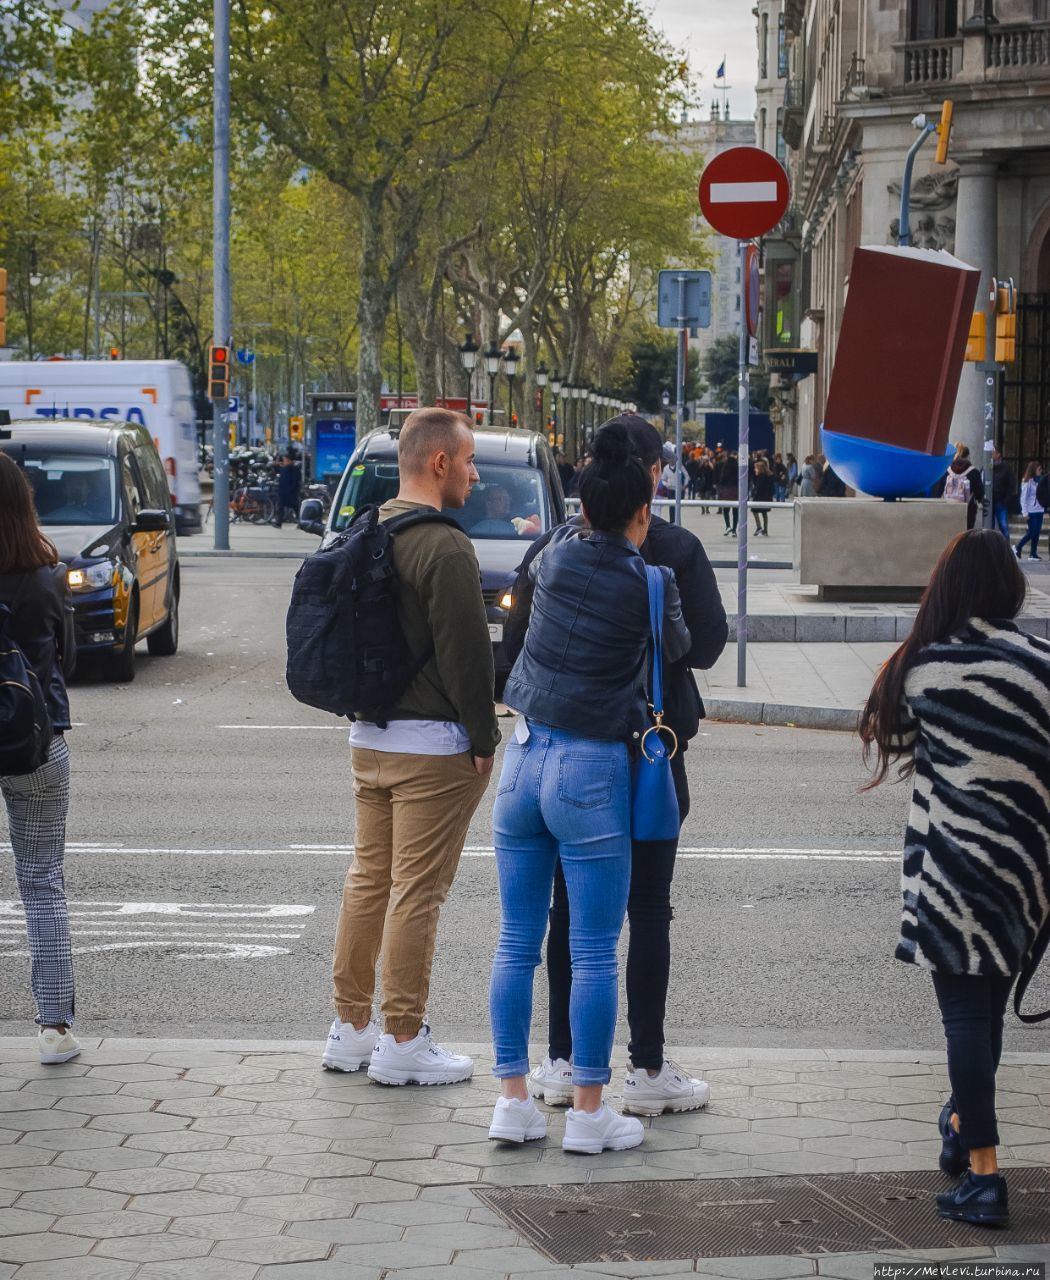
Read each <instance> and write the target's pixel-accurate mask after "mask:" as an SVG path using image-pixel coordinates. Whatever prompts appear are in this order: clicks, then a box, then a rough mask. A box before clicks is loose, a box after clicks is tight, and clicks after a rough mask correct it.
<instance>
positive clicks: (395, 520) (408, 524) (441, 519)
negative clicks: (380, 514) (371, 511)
mask: <svg viewBox="0 0 1050 1280" xmlns="http://www.w3.org/2000/svg"><path fill="white" fill-rule="evenodd" d="M417 524H447V525H448V526H449V528H450V529H458V530H459V532H460V533H463V526H462V525H461V524H460V523H459V522H458V521H456V520H453V519H452V517H451V516H447V515H445V514H444V513H443V512H441V511H405V512H403V513H402V514H401V515H399V516H391V517H390V519H389V520H384V521H383V527H384V528H385V529H386V530H387V531H388V532H389V533H401V532H402V531H403V530H405V529H411V528H412V526H413V525H417Z"/></svg>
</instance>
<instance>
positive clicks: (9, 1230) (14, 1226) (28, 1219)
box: [0, 1206, 55, 1236]
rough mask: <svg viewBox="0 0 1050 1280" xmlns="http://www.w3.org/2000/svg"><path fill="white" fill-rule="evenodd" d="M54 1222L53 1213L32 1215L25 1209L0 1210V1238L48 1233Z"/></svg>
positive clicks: (32, 1213)
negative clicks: (40, 1232) (41, 1232)
mask: <svg viewBox="0 0 1050 1280" xmlns="http://www.w3.org/2000/svg"><path fill="white" fill-rule="evenodd" d="M54 1220H55V1215H54V1214H53V1213H34V1212H32V1211H31V1210H30V1209H29V1207H28V1206H27V1207H26V1208H25V1209H0V1236H23V1235H30V1234H33V1233H35V1232H37V1231H48V1230H49V1229H50V1227H51V1224H52V1223H53V1222H54Z"/></svg>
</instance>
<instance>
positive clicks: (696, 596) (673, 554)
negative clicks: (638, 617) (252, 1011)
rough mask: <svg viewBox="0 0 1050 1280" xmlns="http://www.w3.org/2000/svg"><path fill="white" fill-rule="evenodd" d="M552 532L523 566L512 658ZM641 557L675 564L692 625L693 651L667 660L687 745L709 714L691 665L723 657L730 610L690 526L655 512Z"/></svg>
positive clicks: (672, 705) (511, 626) (668, 701)
mask: <svg viewBox="0 0 1050 1280" xmlns="http://www.w3.org/2000/svg"><path fill="white" fill-rule="evenodd" d="M571 524H572V525H574V526H576V527H577V528H582V527H584V521H583V519H582V518H581V517H580V516H577V517H576V518H575V519H574V520H572V521H571ZM551 537H552V535H551V534H547V535H546V536H545V537H543V538H541V539H539V540H538V541H536V542H534V543H533V544H532V546H531V547H530V548H529V551H528V554H527V555H526V557H525V560H524V562H523V563H522V565H521V567H520V568H519V570H518V577H517V581H516V582H515V584H514V606H513V608H512V609H511V614H510V618H509V620H508V622H507V625H506V629H505V631H504V645H505V648H506V651H507V656H508V657H509V658H510V660H511V662H514V661H515V659H516V658H517V656H518V654H519V653H520V652H521V648H522V645H523V644H524V640H525V632H526V628H527V627H528V625H529V616H530V614H531V611H532V592H533V582H532V578H531V575H530V574H529V571H528V570H529V566H530V564H531V563H532V561H533V559H534V558H535V557H536V555H538V554H539V552H540V551H541V550H542V549H543V548H544V547H545V546H546V545H547V543H548V542H549V541H550V539H551ZM642 559H643V560H644V561H645V562H646V564H653V565H664V566H665V567H666V568H668V569H673V570H674V576H675V581H676V582H677V584H678V592H679V595H680V596H681V600H682V616H683V617H684V619H685V625H686V626H687V627H688V628H689V652H688V653H686V654H685V655H684V656H682V657H681V658H679V659H678V660H677V661H675V662H673V663H671V664H670V665H669V666H667V668H666V677H665V681H664V685H665V699H664V701H665V709H666V712H667V714H666V716H665V720H666V722H667V723H668V724H669V725H670V726H671V728H672V729H673V730H674V731H675V733H676V734H677V735H678V738H679V740H680V742H681V743H682V745H683V746H684V745H685V743H686V742H688V740H689V739H690V738H694V737H695V736H696V734H697V731H698V729H699V728H700V721H701V720H702V719H703V718H704V704H703V700H702V699H701V697H700V691H699V689H697V687H696V680H695V679H694V678H693V671H692V669H693V668H694V667H695V668H697V669H698V670H701V671H705V670H707V669H708V668H709V667H713V666H714V665H715V663H716V662H717V661H718V657H719V655H720V654H721V652H722V650H723V649H724V648H725V647H726V641H727V639H728V638H729V626H728V623H727V622H726V611H725V608H724V607H723V605H722V597H721V595H720V594H719V590H718V583H717V582H716V581H715V573H714V570H713V569H712V568H711V562H710V561H709V560H708V558H707V553H706V552H705V551H704V548H703V545H702V543H701V542H700V539H699V538H698V537H696V535H695V534H693V533H690V532H689V530H688V529H683V528H682V527H681V526H680V525H677V524H669V523H668V522H667V521H666V520H662V519H661V518H660V517H659V516H653V518H652V521H651V522H650V525H649V536H648V538H646V540H645V542H643V543H642Z"/></svg>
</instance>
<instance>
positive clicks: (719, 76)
mask: <svg viewBox="0 0 1050 1280" xmlns="http://www.w3.org/2000/svg"><path fill="white" fill-rule="evenodd" d="M725 78H726V56H725V54H724V53H723V54H722V62H721V64H720V65H719V68H718V70H717V71H716V72H715V79H716V80H724V79H725Z"/></svg>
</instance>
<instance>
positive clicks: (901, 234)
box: [897, 119, 937, 249]
mask: <svg viewBox="0 0 1050 1280" xmlns="http://www.w3.org/2000/svg"><path fill="white" fill-rule="evenodd" d="M936 132H937V126H936V125H933V124H928V123H926V121H925V119H924V120H923V124H922V132H921V133H920V134H919V136H918V137H917V138H916V139H915V141H914V142H913V143H912V144H911V146H910V147H909V149H908V155H907V158H906V159H905V161H904V179H903V181H902V182H901V209H900V223H899V226H898V230H897V244H898V245H899V246H900V248H902V249H906V248H908V246H909V245H910V244H911V225H910V223H909V221H908V205H909V204H910V203H911V171H912V169H913V168H914V167H915V157H916V156H917V155H918V154H919V148H920V147H921V146H922V144H923V143H924V142H925V141H926V139H927V138H928V137H929V136H930V134H931V133H936Z"/></svg>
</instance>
